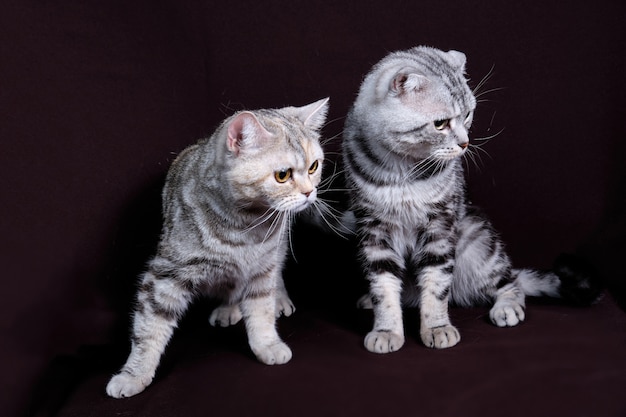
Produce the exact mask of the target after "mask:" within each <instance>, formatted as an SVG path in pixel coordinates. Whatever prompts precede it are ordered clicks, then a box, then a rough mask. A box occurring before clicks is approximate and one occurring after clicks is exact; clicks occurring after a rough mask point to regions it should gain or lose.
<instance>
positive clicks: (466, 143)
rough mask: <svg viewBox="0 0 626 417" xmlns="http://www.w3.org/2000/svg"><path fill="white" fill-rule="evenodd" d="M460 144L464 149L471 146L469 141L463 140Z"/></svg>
mask: <svg viewBox="0 0 626 417" xmlns="http://www.w3.org/2000/svg"><path fill="white" fill-rule="evenodd" d="M459 146H460V147H461V148H463V149H465V148H467V147H468V146H469V142H463V143H459Z"/></svg>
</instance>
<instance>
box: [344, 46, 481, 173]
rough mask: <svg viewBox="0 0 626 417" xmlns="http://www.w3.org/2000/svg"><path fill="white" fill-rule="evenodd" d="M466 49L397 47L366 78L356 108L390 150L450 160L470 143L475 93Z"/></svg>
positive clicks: (369, 131) (420, 157) (369, 132)
mask: <svg viewBox="0 0 626 417" xmlns="http://www.w3.org/2000/svg"><path fill="white" fill-rule="evenodd" d="M464 74H465V55H464V54H463V53H461V52H458V51H448V52H444V51H441V50H438V49H434V48H429V47H416V48H413V49H410V50H408V51H402V52H395V53H392V54H390V55H388V56H387V57H385V58H384V59H383V60H381V61H380V62H379V63H378V64H377V65H376V66H374V68H373V69H372V71H371V72H370V73H369V74H368V76H367V77H366V78H365V80H364V81H363V84H362V86H361V91H360V93H359V97H358V98H357V101H356V102H355V108H354V112H355V113H356V116H357V117H359V122H360V124H361V125H362V126H364V128H365V129H367V132H365V133H366V134H367V136H370V137H377V138H379V139H377V140H381V141H383V142H384V141H387V142H386V143H383V145H384V147H385V148H387V149H388V151H389V152H391V153H394V154H396V155H399V156H402V157H403V158H406V157H411V158H413V159H416V160H424V159H429V158H430V159H431V160H435V161H440V162H446V161H449V160H452V159H454V158H456V157H458V156H460V155H462V154H463V153H464V152H465V150H466V148H467V147H468V145H469V136H468V131H469V128H470V126H471V124H472V118H473V114H474V109H475V107H476V99H475V97H474V95H473V94H472V91H471V90H470V88H469V87H468V85H467V81H466V79H465V75H464Z"/></svg>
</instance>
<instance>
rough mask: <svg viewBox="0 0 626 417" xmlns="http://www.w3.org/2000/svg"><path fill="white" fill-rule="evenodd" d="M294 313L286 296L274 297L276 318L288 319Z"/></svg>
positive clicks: (292, 306) (291, 304) (294, 307)
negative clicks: (283, 317)
mask: <svg viewBox="0 0 626 417" xmlns="http://www.w3.org/2000/svg"><path fill="white" fill-rule="evenodd" d="M295 311H296V306H294V305H293V303H292V302H291V300H290V299H289V297H288V296H287V294H284V295H283V294H279V295H277V297H276V318H278V317H280V316H285V317H289V316H291V315H292V314H293V313H294V312H295Z"/></svg>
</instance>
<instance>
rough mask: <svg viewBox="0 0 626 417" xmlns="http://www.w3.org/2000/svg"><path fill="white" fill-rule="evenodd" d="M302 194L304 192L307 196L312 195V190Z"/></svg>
mask: <svg viewBox="0 0 626 417" xmlns="http://www.w3.org/2000/svg"><path fill="white" fill-rule="evenodd" d="M302 194H304V196H305V197H308V196H310V195H311V191H305V192H303V193H302Z"/></svg>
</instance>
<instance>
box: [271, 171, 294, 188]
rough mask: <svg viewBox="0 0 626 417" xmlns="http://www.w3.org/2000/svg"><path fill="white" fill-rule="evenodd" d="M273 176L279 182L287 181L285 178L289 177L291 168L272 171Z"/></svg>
mask: <svg viewBox="0 0 626 417" xmlns="http://www.w3.org/2000/svg"><path fill="white" fill-rule="evenodd" d="M274 178H275V179H276V181H278V182H280V183H281V184H282V183H283V182H287V180H288V179H289V178H291V168H287V169H281V170H280V171H276V172H274Z"/></svg>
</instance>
